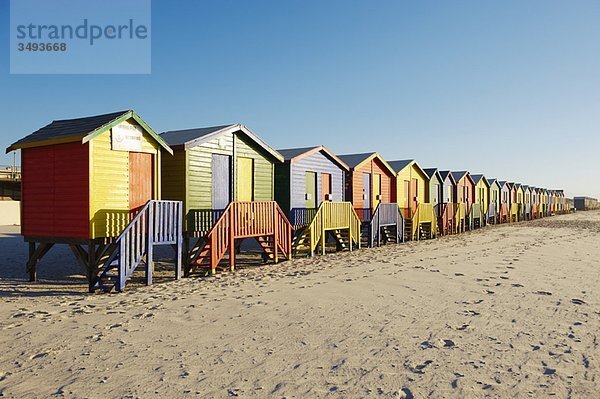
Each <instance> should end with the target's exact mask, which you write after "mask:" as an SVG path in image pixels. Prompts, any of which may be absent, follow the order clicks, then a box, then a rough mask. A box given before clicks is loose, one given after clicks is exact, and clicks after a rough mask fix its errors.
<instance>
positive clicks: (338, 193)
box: [291, 152, 344, 208]
mask: <svg viewBox="0 0 600 399" xmlns="http://www.w3.org/2000/svg"><path fill="white" fill-rule="evenodd" d="M306 172H315V173H316V174H317V182H319V184H317V199H318V201H317V206H319V205H320V204H321V198H322V197H323V193H322V187H321V184H320V182H321V181H322V175H323V173H328V174H330V175H331V189H332V192H331V194H332V197H333V198H332V201H343V200H344V170H343V169H342V168H341V167H339V166H338V165H337V164H335V163H334V162H333V161H332V160H331V159H330V158H329V157H327V156H326V155H325V154H324V153H323V152H316V153H314V154H311V155H309V156H307V157H304V158H301V159H300V160H298V161H297V162H294V163H293V164H292V166H291V174H292V178H291V182H292V184H291V191H292V192H291V207H292V208H304V207H305V204H306V200H305V199H304V198H305V197H304V195H305V194H306V187H305V179H304V175H305V173H306Z"/></svg>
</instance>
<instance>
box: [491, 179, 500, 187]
mask: <svg viewBox="0 0 600 399" xmlns="http://www.w3.org/2000/svg"><path fill="white" fill-rule="evenodd" d="M488 182H489V183H490V187H491V186H492V184H494V183H496V182H497V183H498V185H500V182H498V179H489V180H488Z"/></svg>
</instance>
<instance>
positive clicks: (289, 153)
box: [277, 145, 350, 170]
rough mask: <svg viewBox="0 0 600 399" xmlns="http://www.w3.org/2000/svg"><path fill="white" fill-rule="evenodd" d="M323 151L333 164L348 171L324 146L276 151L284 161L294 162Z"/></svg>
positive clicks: (342, 162)
mask: <svg viewBox="0 0 600 399" xmlns="http://www.w3.org/2000/svg"><path fill="white" fill-rule="evenodd" d="M319 151H323V152H324V153H326V154H327V156H329V157H330V158H331V159H332V160H333V162H334V163H336V164H338V165H339V166H341V167H342V168H343V169H345V170H350V168H349V167H348V165H346V163H345V162H344V161H342V160H341V159H340V158H339V157H338V156H337V155H335V154H334V153H332V152H331V151H329V150H328V149H327V148H325V147H324V146H322V145H320V146H317V147H302V148H286V149H283V150H277V152H279V153H280V154H281V155H282V156H283V158H284V159H285V160H286V161H290V162H295V161H298V160H300V159H302V158H304V157H307V156H310V155H312V154H314V153H316V152H319Z"/></svg>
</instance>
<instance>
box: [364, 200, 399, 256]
mask: <svg viewBox="0 0 600 399" xmlns="http://www.w3.org/2000/svg"><path fill="white" fill-rule="evenodd" d="M386 226H396V242H403V241H404V216H403V215H402V209H401V208H400V207H399V206H398V204H397V203H396V202H392V203H379V205H377V209H375V213H374V214H373V217H372V219H371V223H370V226H369V232H370V233H369V234H370V237H369V245H370V246H374V245H375V243H377V246H379V245H381V228H382V227H386Z"/></svg>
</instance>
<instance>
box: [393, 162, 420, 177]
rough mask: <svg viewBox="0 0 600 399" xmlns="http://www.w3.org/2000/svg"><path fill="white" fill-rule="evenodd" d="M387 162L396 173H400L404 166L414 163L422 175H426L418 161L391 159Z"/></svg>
mask: <svg viewBox="0 0 600 399" xmlns="http://www.w3.org/2000/svg"><path fill="white" fill-rule="evenodd" d="M388 163H389V164H390V166H391V167H392V169H394V170H395V171H396V173H400V171H401V170H402V169H404V168H406V167H407V166H412V165H415V166H416V167H417V168H419V170H420V171H421V173H423V175H425V176H428V175H427V173H425V171H424V170H423V168H421V166H420V165H419V163H418V162H417V161H416V160H414V159H403V160H400V161H391V162H388Z"/></svg>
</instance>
